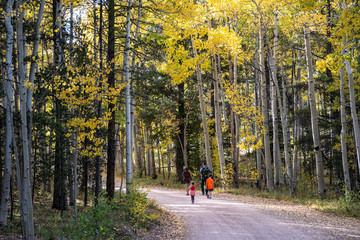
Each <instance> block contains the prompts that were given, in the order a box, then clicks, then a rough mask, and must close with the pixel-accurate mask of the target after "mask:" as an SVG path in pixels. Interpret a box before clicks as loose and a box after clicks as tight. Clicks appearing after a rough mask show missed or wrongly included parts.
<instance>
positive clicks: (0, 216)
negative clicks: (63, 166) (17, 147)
mask: <svg viewBox="0 0 360 240" xmlns="http://www.w3.org/2000/svg"><path fill="white" fill-rule="evenodd" d="M13 4H14V0H8V1H7V3H6V7H5V27H6V63H5V67H6V78H5V79H6V81H4V87H5V91H6V92H5V93H6V97H5V115H6V116H5V117H6V123H5V124H6V125H5V134H6V135H5V136H6V137H5V159H4V180H3V185H2V188H1V189H2V193H1V202H0V226H6V225H7V217H8V206H9V200H10V178H11V155H12V146H11V145H12V138H13V135H12V134H13V129H12V124H11V122H12V119H11V117H12V114H11V111H12V108H13V104H14V102H13V101H14V100H13V99H14V98H13V94H14V93H13V86H14V85H13V84H14V83H13V68H12V50H13V43H14V41H13V39H14V28H13V26H12V24H11V16H12V15H11V11H12V6H13Z"/></svg>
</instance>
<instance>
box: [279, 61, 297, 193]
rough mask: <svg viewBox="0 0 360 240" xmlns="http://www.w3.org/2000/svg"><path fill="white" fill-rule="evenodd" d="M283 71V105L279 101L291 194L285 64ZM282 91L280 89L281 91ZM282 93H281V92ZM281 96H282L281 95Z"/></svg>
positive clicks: (291, 171)
mask: <svg viewBox="0 0 360 240" xmlns="http://www.w3.org/2000/svg"><path fill="white" fill-rule="evenodd" d="M281 72H282V74H281V75H282V89H283V94H282V97H283V98H282V106H281V105H280V104H281V103H280V102H279V105H280V108H282V111H281V123H282V130H283V131H282V132H283V141H284V155H285V167H286V179H287V181H288V184H289V186H290V192H291V194H293V193H294V180H293V169H292V163H291V158H290V146H289V126H288V116H289V114H288V112H289V110H288V105H287V86H286V73H285V69H284V66H283V65H282V67H281ZM277 89H279V86H277ZM279 93H280V91H279ZM279 95H280V94H279ZM279 97H280V96H279Z"/></svg>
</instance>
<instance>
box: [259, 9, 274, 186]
mask: <svg viewBox="0 0 360 240" xmlns="http://www.w3.org/2000/svg"><path fill="white" fill-rule="evenodd" d="M263 27H264V26H263V21H262V17H261V16H260V22H259V51H260V81H261V102H262V114H263V125H264V130H265V134H264V149H265V170H266V183H267V189H268V190H269V191H273V189H274V181H273V173H272V166H271V153H270V137H269V113H268V98H267V91H266V89H267V87H266V76H265V50H264V32H263V31H264V29H263Z"/></svg>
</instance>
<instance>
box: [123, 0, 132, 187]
mask: <svg viewBox="0 0 360 240" xmlns="http://www.w3.org/2000/svg"><path fill="white" fill-rule="evenodd" d="M131 9H132V0H129V1H128V9H127V17H126V38H125V56H124V70H125V82H126V83H127V85H126V87H125V106H126V192H127V193H130V191H131V186H132V183H133V148H132V142H133V140H132V126H131V123H132V121H131V95H130V69H129V60H130V59H129V54H130V37H131V36H130V34H131V32H130V30H131V19H130V18H131Z"/></svg>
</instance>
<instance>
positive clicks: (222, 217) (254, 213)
mask: <svg viewBox="0 0 360 240" xmlns="http://www.w3.org/2000/svg"><path fill="white" fill-rule="evenodd" d="M149 189H150V190H151V191H150V192H149V193H148V197H149V198H152V199H155V200H156V202H157V203H158V204H159V205H160V206H163V207H165V208H166V209H167V210H169V211H171V212H173V213H175V214H177V215H178V216H180V217H181V218H182V219H183V222H184V223H185V228H184V233H185V234H184V236H183V238H182V239H186V240H193V239H207V240H212V239H226V240H228V239H257V240H258V239H277V240H282V239H291V240H297V239H319V240H320V239H321V240H325V239H360V220H359V219H356V218H351V217H342V216H337V215H334V214H331V213H325V212H322V211H318V210H316V209H313V208H312V207H311V206H305V205H299V204H295V203H290V202H286V201H279V200H275V199H266V198H260V197H252V196H243V195H232V194H226V193H214V195H213V197H212V199H207V198H206V196H203V195H201V191H197V193H196V194H197V195H196V197H195V204H191V202H190V197H189V196H185V191H184V190H179V189H176V190H174V189H166V188H164V187H149Z"/></svg>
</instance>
